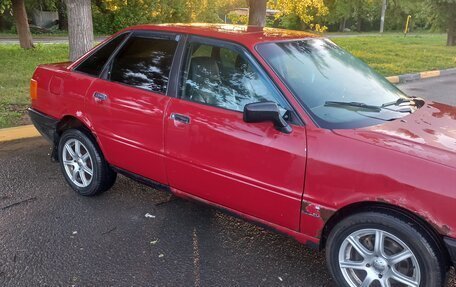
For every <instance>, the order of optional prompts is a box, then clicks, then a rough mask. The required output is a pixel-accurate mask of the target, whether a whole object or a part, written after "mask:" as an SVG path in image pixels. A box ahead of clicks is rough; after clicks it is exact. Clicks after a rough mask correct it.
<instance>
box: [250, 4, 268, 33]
mask: <svg viewBox="0 0 456 287" xmlns="http://www.w3.org/2000/svg"><path fill="white" fill-rule="evenodd" d="M267 2H268V0H249V24H248V25H249V26H257V27H264V26H265V25H266V4H267Z"/></svg>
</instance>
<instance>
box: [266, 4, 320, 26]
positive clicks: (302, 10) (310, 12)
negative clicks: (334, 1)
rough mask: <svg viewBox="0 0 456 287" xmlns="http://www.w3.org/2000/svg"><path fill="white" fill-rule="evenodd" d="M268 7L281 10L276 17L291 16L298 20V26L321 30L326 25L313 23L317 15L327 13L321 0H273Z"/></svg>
mask: <svg viewBox="0 0 456 287" xmlns="http://www.w3.org/2000/svg"><path fill="white" fill-rule="evenodd" d="M270 7H271V8H274V9H277V10H279V11H281V13H279V14H278V15H277V17H282V16H291V17H295V18H296V19H297V21H298V22H299V28H300V29H302V30H304V29H312V30H315V31H319V32H322V31H324V30H326V27H325V26H323V25H321V24H320V23H315V20H316V19H317V18H319V17H323V16H325V15H327V14H328V12H329V10H328V7H327V6H326V5H325V3H324V1H323V0H274V1H271V2H270Z"/></svg>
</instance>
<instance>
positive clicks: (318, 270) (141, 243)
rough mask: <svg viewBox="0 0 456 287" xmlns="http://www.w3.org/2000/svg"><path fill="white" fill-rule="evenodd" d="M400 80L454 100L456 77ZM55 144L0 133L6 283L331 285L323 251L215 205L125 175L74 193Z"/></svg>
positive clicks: (0, 273)
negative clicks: (52, 154) (92, 193)
mask: <svg viewBox="0 0 456 287" xmlns="http://www.w3.org/2000/svg"><path fill="white" fill-rule="evenodd" d="M401 89H403V90H406V91H408V92H413V93H416V95H419V96H425V97H427V98H433V99H437V100H441V101H446V102H452V103H453V104H454V100H455V98H456V95H455V94H454V93H453V91H456V77H453V78H451V77H448V78H442V79H433V80H426V81H423V82H415V83H410V84H407V85H402V86H401ZM49 151H50V150H49V144H48V143H47V142H46V141H44V140H43V139H41V138H36V139H28V140H21V141H15V142H6V143H0V286H335V284H334V283H333V282H331V280H330V279H329V274H328V272H327V270H326V263H325V260H324V254H323V253H316V252H314V251H313V250H311V249H308V248H306V247H304V246H302V245H300V244H299V243H297V242H295V241H294V240H293V239H290V238H288V237H286V236H283V235H280V234H276V233H273V232H271V231H267V230H264V229H262V228H260V227H257V226H255V225H252V224H250V223H247V222H244V221H242V220H240V219H237V218H233V217H231V216H229V215H225V214H223V213H221V212H220V211H217V210H215V209H213V208H211V207H207V206H204V205H201V204H197V203H193V202H187V201H185V200H181V199H176V198H173V197H171V196H170V195H169V194H167V193H165V192H161V191H155V190H153V189H151V188H149V187H146V186H143V185H140V184H138V183H135V182H134V181H132V180H130V179H127V178H125V177H119V178H118V181H117V183H116V184H115V186H114V187H113V189H112V190H110V191H108V192H106V193H105V194H103V195H101V196H97V197H93V198H86V197H81V196H78V195H77V194H76V193H74V192H73V191H72V190H71V189H70V188H69V187H68V186H67V184H66V183H65V181H64V179H63V177H62V176H61V174H60V170H59V166H58V165H57V164H55V163H52V162H50V159H49V155H48V154H49ZM146 214H149V215H148V217H146ZM448 286H456V281H455V279H454V276H451V279H450V282H449V285H448Z"/></svg>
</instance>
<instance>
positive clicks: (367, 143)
mask: <svg viewBox="0 0 456 287" xmlns="http://www.w3.org/2000/svg"><path fill="white" fill-rule="evenodd" d="M223 26H224V25H211V26H196V25H194V26H183V25H168V26H150V25H143V26H137V27H134V28H132V29H139V30H162V31H172V32H176V33H188V34H198V35H201V36H207V37H213V38H219V39H225V40H228V41H233V42H237V43H239V44H242V45H243V46H245V47H247V48H248V49H249V50H250V51H251V53H252V55H253V56H255V57H256V58H257V60H258V62H259V63H260V64H262V65H263V67H264V69H265V70H266V71H267V72H268V73H269V74H270V76H271V79H272V80H274V81H275V82H277V86H278V87H279V88H280V89H281V90H282V91H283V94H284V95H285V96H286V97H287V98H288V99H289V102H290V103H291V104H292V105H293V106H294V108H295V110H296V111H297V113H298V114H299V115H300V117H301V118H302V120H303V121H304V122H305V124H306V125H305V127H304V126H293V132H292V133H291V134H284V133H280V132H278V131H277V130H275V129H274V128H273V126H272V124H271V123H260V124H247V123H245V122H243V120H242V114H241V113H239V112H233V111H228V110H224V109H219V108H214V107H210V106H205V105H200V104H197V103H191V102H187V101H183V100H179V99H175V98H170V97H167V96H164V95H161V94H155V93H151V92H147V91H144V90H139V89H135V88H130V87H127V86H124V85H120V84H115V83H111V82H108V81H104V80H100V79H95V78H93V77H90V76H86V75H83V74H80V73H76V72H72V71H71V68H72V67H73V66H74V65H71V66H68V65H69V64H68V63H66V64H55V65H44V66H40V67H39V68H38V69H37V71H36V72H35V74H34V79H36V80H37V81H38V99H37V100H34V101H33V102H32V107H33V108H35V109H36V110H38V111H41V112H43V113H45V114H48V115H50V116H52V117H54V118H57V119H62V118H63V117H65V116H72V117H75V118H78V119H80V120H81V121H82V122H83V123H84V124H85V125H86V126H87V127H88V128H89V129H90V130H91V131H92V132H93V133H94V135H96V137H97V140H98V142H99V145H100V147H101V149H102V151H103V153H104V154H105V156H106V158H107V160H108V161H109V162H110V163H111V164H113V165H116V166H118V167H120V168H123V169H126V170H129V171H131V172H134V173H137V174H140V175H142V176H145V177H148V178H150V179H153V180H155V181H158V182H161V183H163V184H167V185H170V186H171V187H172V188H173V190H174V191H175V192H176V193H177V194H178V195H181V196H186V197H190V198H194V199H197V200H200V201H204V202H206V203H209V204H213V205H216V206H219V207H222V208H224V209H228V210H230V211H233V212H235V213H237V214H240V215H242V216H244V217H247V218H249V219H253V220H256V221H259V222H261V223H263V224H267V225H270V226H271V227H273V228H275V229H278V230H280V231H282V232H284V233H287V234H289V235H291V236H294V237H295V238H297V239H298V240H300V241H302V242H306V241H308V240H310V241H312V242H318V238H319V237H320V235H321V234H320V232H321V230H322V229H323V226H324V224H325V221H326V220H327V219H328V218H327V217H328V216H323V212H322V211H324V213H325V214H326V215H328V214H331V213H332V212H333V211H337V210H340V209H341V208H344V207H346V206H349V205H351V204H355V203H360V202H382V203H388V204H390V205H394V206H399V207H401V208H404V209H407V210H409V211H411V212H413V213H415V214H416V215H418V216H419V217H421V218H423V219H425V220H427V221H428V222H429V223H430V224H431V225H432V226H434V227H435V228H436V230H437V231H438V232H440V233H442V234H445V235H448V236H452V237H456V226H455V222H456V220H455V219H456V210H455V208H454V207H455V206H456V108H455V107H450V106H447V105H443V104H439V103H426V104H425V106H424V107H422V108H421V109H419V110H418V111H417V112H415V113H414V114H412V115H410V116H407V117H405V118H404V120H405V121H402V120H397V121H393V122H389V123H385V124H383V125H378V126H373V127H368V128H362V129H357V130H334V131H331V130H324V129H320V128H318V127H316V126H315V125H314V124H313V122H312V121H311V120H310V118H309V116H308V115H307V114H306V113H305V112H304V110H303V109H302V108H301V107H300V106H299V104H298V103H297V102H296V100H295V99H294V98H293V96H292V95H291V94H290V92H289V91H288V90H287V89H286V88H285V87H284V86H283V84H282V83H281V82H280V81H279V80H278V78H277V76H276V75H275V74H274V73H273V72H272V71H271V70H270V69H269V68H268V67H267V65H265V63H264V61H263V60H262V59H261V58H260V57H259V56H258V55H257V53H256V51H255V50H254V47H255V45H256V44H257V43H259V42H264V41H275V40H286V39H294V38H303V37H311V36H312V35H310V34H306V33H301V32H290V31H285V32H284V31H281V30H274V29H268V30H266V31H264V32H246V31H242V29H240V28H239V30H236V29H238V28H236V27H233V26H228V27H229V28H230V29H231V31H227V30H223V28H222V27H223ZM88 54H90V52H89V53H88ZM53 78H58V79H57V80H52V81H51V79H53ZM51 83H52V84H51ZM60 83H61V85H62V86H59V85H60ZM95 91H98V92H102V93H106V94H109V100H108V101H106V102H102V103H99V102H96V101H95V100H94V98H93V93H94V92H95ZM171 113H179V114H183V115H186V116H189V117H190V118H191V123H190V124H189V125H184V124H182V123H179V122H175V121H174V120H172V119H170V115H171ZM303 202H304V205H303V204H302V203H303Z"/></svg>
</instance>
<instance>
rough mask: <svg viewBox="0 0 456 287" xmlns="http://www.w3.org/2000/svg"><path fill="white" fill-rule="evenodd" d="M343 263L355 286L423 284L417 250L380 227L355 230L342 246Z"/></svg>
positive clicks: (349, 280) (343, 270)
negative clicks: (414, 250) (413, 249)
mask: <svg viewBox="0 0 456 287" xmlns="http://www.w3.org/2000/svg"><path fill="white" fill-rule="evenodd" d="M339 267H340V269H341V271H342V274H343V276H344V278H345V280H346V282H347V283H348V284H349V286H352V287H355V286H356V287H358V286H363V287H368V286H374V287H377V286H379V287H402V286H413V287H419V286H420V281H421V273H420V266H419V264H418V260H417V258H416V256H415V254H414V253H413V251H412V250H411V249H410V247H408V246H407V245H406V244H405V243H404V242H403V241H402V240H400V239H399V238H397V237H396V236H394V235H393V234H391V233H389V232H386V231H383V230H380V229H362V230H358V231H355V232H353V233H352V234H350V235H349V236H348V237H346V238H345V240H344V241H343V242H342V244H341V247H340V249H339Z"/></svg>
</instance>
